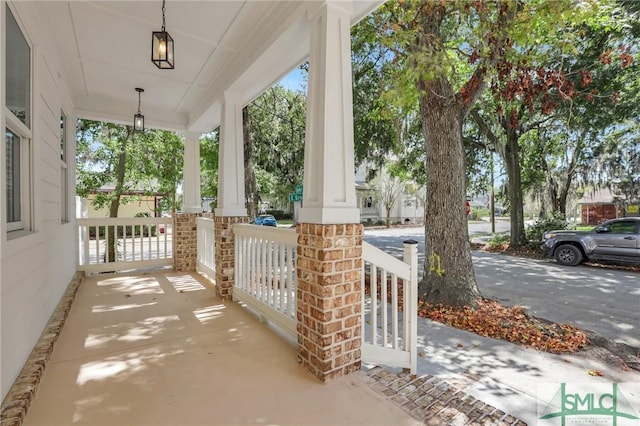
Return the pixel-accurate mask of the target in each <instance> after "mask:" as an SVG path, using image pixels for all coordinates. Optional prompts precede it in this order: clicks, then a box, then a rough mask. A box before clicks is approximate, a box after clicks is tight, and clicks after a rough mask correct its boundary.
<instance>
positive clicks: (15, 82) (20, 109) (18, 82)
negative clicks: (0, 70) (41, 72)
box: [5, 5, 31, 128]
mask: <svg viewBox="0 0 640 426" xmlns="http://www.w3.org/2000/svg"><path fill="white" fill-rule="evenodd" d="M6 12H7V13H6V34H5V36H6V39H5V40H6V46H7V48H6V61H5V63H6V79H7V81H6V83H7V84H6V86H5V87H6V102H7V108H8V109H9V111H11V113H12V114H13V115H15V116H16V117H17V118H18V120H20V121H21V122H22V123H23V124H24V125H25V126H27V127H28V128H31V123H30V122H31V48H30V47H29V44H28V43H27V40H26V39H25V37H24V35H23V34H22V31H20V27H19V26H18V22H17V21H16V19H15V18H14V16H13V14H12V13H11V9H9V6H8V5H7V6H6Z"/></svg>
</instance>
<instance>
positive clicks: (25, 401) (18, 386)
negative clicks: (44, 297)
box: [0, 272, 84, 426]
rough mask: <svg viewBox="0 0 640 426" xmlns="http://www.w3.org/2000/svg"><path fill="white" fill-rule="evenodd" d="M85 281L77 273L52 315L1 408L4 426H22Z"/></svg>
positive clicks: (2, 425) (1, 424) (0, 417)
mask: <svg viewBox="0 0 640 426" xmlns="http://www.w3.org/2000/svg"><path fill="white" fill-rule="evenodd" d="M83 278H84V272H76V274H75V275H74V276H73V278H72V279H71V282H70V283H69V285H68V286H67V289H66V291H65V292H64V294H63V295H62V298H61V299H60V302H58V306H56V309H55V310H54V311H53V314H51V317H50V318H49V322H48V323H47V326H46V327H45V329H44V331H43V332H42V334H41V335H40V339H38V343H37V344H36V346H35V347H34V348H33V350H32V351H31V354H29V358H27V361H26V362H25V364H24V367H22V370H21V371H20V374H19V375H18V378H17V379H16V381H15V382H14V383H13V386H11V389H9V393H7V396H6V398H5V399H4V401H3V402H2V406H0V426H20V425H21V424H22V422H23V420H24V417H25V415H26V414H27V410H28V409H29V406H30V405H31V401H32V400H33V397H34V396H35V393H36V389H37V388H38V384H40V378H41V377H42V375H43V374H44V370H45V368H46V366H47V361H49V357H50V356H51V353H52V352H53V345H54V344H55V342H56V340H57V339H58V336H59V335H60V332H61V331H62V327H63V326H64V322H65V320H66V319H67V315H69V310H71V303H72V302H73V299H74V298H75V297H76V293H77V291H78V287H79V286H80V282H81V281H82V279H83Z"/></svg>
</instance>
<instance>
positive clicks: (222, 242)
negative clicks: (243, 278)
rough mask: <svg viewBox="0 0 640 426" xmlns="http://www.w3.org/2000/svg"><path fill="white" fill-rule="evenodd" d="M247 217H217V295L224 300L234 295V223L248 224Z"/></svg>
mask: <svg viewBox="0 0 640 426" xmlns="http://www.w3.org/2000/svg"><path fill="white" fill-rule="evenodd" d="M248 222H249V218H248V217H247V216H219V217H218V216H215V217H214V218H213V225H214V227H215V231H214V233H215V241H216V294H217V295H218V296H220V297H221V298H223V299H231V296H232V294H233V282H234V272H235V266H236V259H235V238H234V236H233V231H232V229H231V228H232V226H233V224H234V223H248Z"/></svg>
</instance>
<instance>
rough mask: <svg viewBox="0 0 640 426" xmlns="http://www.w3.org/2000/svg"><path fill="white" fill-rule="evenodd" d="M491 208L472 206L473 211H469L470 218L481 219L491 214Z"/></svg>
mask: <svg viewBox="0 0 640 426" xmlns="http://www.w3.org/2000/svg"><path fill="white" fill-rule="evenodd" d="M489 214H490V212H489V209H487V208H485V207H472V208H471V212H469V216H468V218H469V220H480V219H482V218H483V217H487V216H489Z"/></svg>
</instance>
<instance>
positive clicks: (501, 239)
mask: <svg viewBox="0 0 640 426" xmlns="http://www.w3.org/2000/svg"><path fill="white" fill-rule="evenodd" d="M505 244H509V236H508V235H504V234H491V237H490V238H489V239H488V240H487V245H488V246H489V247H490V248H498V247H502V246H503V245H505Z"/></svg>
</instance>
